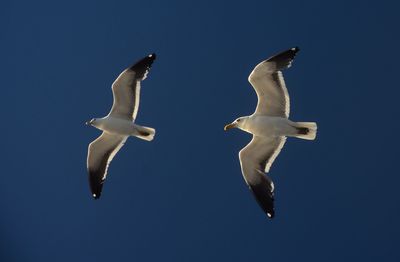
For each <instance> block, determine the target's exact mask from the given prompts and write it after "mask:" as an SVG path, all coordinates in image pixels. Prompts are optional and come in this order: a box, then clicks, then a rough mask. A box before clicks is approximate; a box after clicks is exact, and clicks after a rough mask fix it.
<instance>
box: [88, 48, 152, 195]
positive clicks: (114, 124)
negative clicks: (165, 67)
mask: <svg viewBox="0 0 400 262" xmlns="http://www.w3.org/2000/svg"><path fill="white" fill-rule="evenodd" d="M155 59H156V55H155V54H150V55H148V56H146V57H145V58H143V59H141V60H140V61H138V62H137V63H136V64H134V65H133V66H131V67H129V68H127V69H125V70H124V71H123V72H122V73H121V74H120V75H119V76H118V78H117V79H116V80H115V81H114V83H113V84H112V92H113V96H114V102H113V106H112V108H111V111H110V113H108V115H107V116H105V117H103V118H93V119H92V120H90V121H88V122H86V125H91V126H94V127H95V128H97V129H100V130H101V131H103V133H102V134H101V135H100V136H99V137H98V138H97V139H96V140H94V141H93V142H92V143H90V144H89V148H88V155H87V170H88V173H89V185H90V189H91V192H92V196H93V198H94V199H98V198H100V195H101V191H102V188H103V183H104V181H105V179H106V177H107V169H108V166H109V165H110V163H111V161H112V160H113V158H114V156H115V155H116V154H117V153H118V151H119V150H120V149H121V147H122V146H123V145H124V144H125V142H126V140H127V139H128V137H129V136H135V137H138V138H141V139H144V140H146V141H151V140H153V138H154V135H155V132H156V131H155V129H154V128H150V127H145V126H140V125H138V124H136V123H135V120H136V116H137V113H138V109H139V100H140V85H141V81H143V80H144V79H146V77H147V74H148V72H149V70H150V67H151V65H152V64H153V62H154V60H155Z"/></svg>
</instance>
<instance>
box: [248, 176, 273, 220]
mask: <svg viewBox="0 0 400 262" xmlns="http://www.w3.org/2000/svg"><path fill="white" fill-rule="evenodd" d="M257 172H258V173H259V174H260V176H261V179H259V182H258V183H254V184H253V183H249V184H248V185H249V189H250V190H251V192H252V193H253V195H254V197H255V198H256V200H257V203H258V204H259V206H260V207H261V208H262V209H263V210H264V212H265V213H266V214H267V216H268V217H269V218H273V217H274V216H275V208H274V184H273V183H272V180H271V179H270V178H269V177H268V176H267V174H265V173H263V172H261V171H259V170H257Z"/></svg>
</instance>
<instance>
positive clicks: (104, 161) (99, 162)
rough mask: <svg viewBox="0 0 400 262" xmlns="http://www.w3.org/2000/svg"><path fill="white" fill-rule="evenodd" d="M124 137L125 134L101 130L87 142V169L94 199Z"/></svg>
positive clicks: (98, 195) (97, 195)
mask: <svg viewBox="0 0 400 262" xmlns="http://www.w3.org/2000/svg"><path fill="white" fill-rule="evenodd" d="M126 139H127V137H126V136H118V135H112V134H108V133H105V132H103V133H102V134H101V135H100V136H99V137H98V138H97V139H96V140H94V141H93V142H92V143H90V144H89V147H88V157H87V169H88V173H89V185H90V189H91V191H92V195H93V197H94V198H95V199H97V198H99V197H100V195H101V191H102V189H103V183H104V181H105V179H106V177H107V170H108V166H109V165H110V163H111V161H112V160H113V158H114V156H115V155H116V154H117V153H118V151H119V150H120V149H121V147H122V146H123V145H124V143H125V141H126Z"/></svg>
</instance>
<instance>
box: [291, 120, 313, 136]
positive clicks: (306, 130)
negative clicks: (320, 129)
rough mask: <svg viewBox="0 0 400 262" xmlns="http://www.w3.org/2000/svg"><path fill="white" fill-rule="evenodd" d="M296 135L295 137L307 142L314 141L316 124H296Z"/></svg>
mask: <svg viewBox="0 0 400 262" xmlns="http://www.w3.org/2000/svg"><path fill="white" fill-rule="evenodd" d="M296 124H297V125H296V129H297V134H296V135H295V137H297V138H301V139H307V140H314V139H315V138H316V136H317V123H315V122H297V123H296Z"/></svg>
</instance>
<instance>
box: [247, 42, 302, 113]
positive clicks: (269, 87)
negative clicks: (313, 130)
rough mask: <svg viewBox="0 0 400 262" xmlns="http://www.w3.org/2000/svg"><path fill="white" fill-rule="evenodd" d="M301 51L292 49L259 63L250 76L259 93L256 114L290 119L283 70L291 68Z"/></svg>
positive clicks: (250, 80) (288, 100)
mask: <svg viewBox="0 0 400 262" xmlns="http://www.w3.org/2000/svg"><path fill="white" fill-rule="evenodd" d="M298 51H299V49H298V48H297V47H296V48H291V49H289V50H286V51H284V52H282V53H279V54H277V55H275V56H273V57H271V58H268V59H267V60H265V61H263V62H261V63H259V64H258V65H257V66H256V67H255V68H254V70H253V71H252V72H251V74H250V76H249V82H250V83H251V85H252V86H253V88H254V90H255V91H256V93H257V97H258V103H257V107H256V110H255V114H261V115H269V116H277V117H285V118H288V117H289V113H290V99H289V93H288V91H287V88H286V84H285V80H284V78H283V75H282V72H281V71H282V70H283V69H286V68H289V67H290V66H291V64H292V61H293V59H294V57H295V55H296V53H297V52H298Z"/></svg>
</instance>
